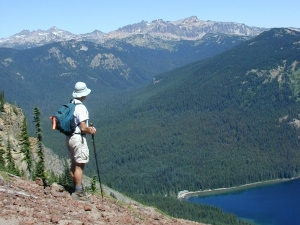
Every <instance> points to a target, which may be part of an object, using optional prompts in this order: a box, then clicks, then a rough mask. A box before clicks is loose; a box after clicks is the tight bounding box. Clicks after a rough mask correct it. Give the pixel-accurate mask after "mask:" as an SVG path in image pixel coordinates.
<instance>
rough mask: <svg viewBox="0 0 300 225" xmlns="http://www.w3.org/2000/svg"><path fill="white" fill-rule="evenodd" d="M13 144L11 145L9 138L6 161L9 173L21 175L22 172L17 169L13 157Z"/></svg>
mask: <svg viewBox="0 0 300 225" xmlns="http://www.w3.org/2000/svg"><path fill="white" fill-rule="evenodd" d="M11 150H12V149H11V145H10V140H9V139H8V141H7V146H6V162H7V171H8V172H9V173H12V174H15V175H17V176H19V175H20V172H19V171H18V170H17V168H16V165H15V160H14V159H13V157H12V152H11Z"/></svg>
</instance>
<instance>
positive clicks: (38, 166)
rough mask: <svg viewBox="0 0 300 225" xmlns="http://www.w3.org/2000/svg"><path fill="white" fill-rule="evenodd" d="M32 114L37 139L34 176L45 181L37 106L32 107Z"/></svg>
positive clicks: (39, 113) (41, 137)
mask: <svg viewBox="0 0 300 225" xmlns="http://www.w3.org/2000/svg"><path fill="white" fill-rule="evenodd" d="M33 116H34V120H33V122H34V123H35V128H36V131H35V133H36V134H37V140H38V141H37V147H38V150H37V156H38V161H37V163H36V171H35V177H39V178H41V179H42V180H43V181H45V180H46V176H45V160H44V158H45V155H44V149H43V143H42V139H43V134H42V128H41V120H40V116H41V112H40V110H39V109H38V107H37V106H35V107H34V109H33Z"/></svg>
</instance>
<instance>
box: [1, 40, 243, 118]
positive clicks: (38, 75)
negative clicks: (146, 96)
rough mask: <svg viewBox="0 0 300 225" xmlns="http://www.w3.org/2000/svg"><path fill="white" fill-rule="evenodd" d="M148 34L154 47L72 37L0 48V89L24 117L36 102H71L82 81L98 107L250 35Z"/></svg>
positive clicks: (44, 105) (47, 107)
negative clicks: (191, 37)
mask: <svg viewBox="0 0 300 225" xmlns="http://www.w3.org/2000/svg"><path fill="white" fill-rule="evenodd" d="M138 38H139V36H135V40H136V41H138V40H137V39H138ZM140 38H142V39H143V37H140ZM148 38H149V41H150V39H151V41H152V43H153V45H155V46H156V48H153V49H152V48H149V47H141V46H139V45H137V46H135V45H133V44H128V43H127V42H126V41H122V40H110V41H108V42H106V44H105V45H101V44H95V43H92V42H87V41H86V42H81V41H79V42H78V41H74V40H72V41H66V42H56V43H52V44H48V45H44V46H41V47H38V48H31V49H26V50H16V49H9V48H0V78H1V83H0V90H4V92H5V95H6V98H7V100H8V101H11V102H16V103H17V104H19V105H20V106H21V107H22V108H23V109H24V111H25V114H26V115H29V113H31V110H32V109H33V107H34V105H37V106H39V107H40V110H41V111H42V113H47V114H48V113H50V112H52V111H53V108H54V107H57V105H58V104H63V103H64V102H66V101H69V99H70V98H71V92H72V91H73V88H74V84H75V82H77V81H78V80H81V81H85V82H86V83H87V84H88V86H89V87H90V88H91V89H92V90H93V98H96V100H93V102H94V103H93V104H92V105H96V104H95V103H96V102H97V103H98V102H99V101H100V100H102V99H105V98H107V96H111V95H112V94H111V93H114V92H118V91H120V90H126V89H128V88H133V87H138V86H140V85H144V84H147V83H149V82H151V81H152V78H153V76H155V75H157V74H158V73H161V72H166V71H168V70H171V69H174V68H176V67H179V66H182V65H185V64H187V63H191V62H195V61H197V60H202V59H205V58H208V57H211V56H214V55H217V54H219V53H221V52H223V51H225V50H228V49H230V48H232V47H234V46H236V45H238V44H239V43H241V42H243V41H245V40H247V39H248V37H242V36H229V35H224V34H215V35H211V34H207V35H206V36H205V37H203V38H202V39H201V40H200V41H199V40H197V41H162V40H161V39H155V38H151V37H148ZM131 41H133V40H131ZM99 99H100V100H99ZM51 110H52V111H51Z"/></svg>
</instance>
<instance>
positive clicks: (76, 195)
mask: <svg viewBox="0 0 300 225" xmlns="http://www.w3.org/2000/svg"><path fill="white" fill-rule="evenodd" d="M72 198H73V199H74V200H78V201H85V202H87V201H90V200H91V199H90V198H89V197H88V196H87V195H86V193H85V192H84V191H79V192H74V193H73V194H72Z"/></svg>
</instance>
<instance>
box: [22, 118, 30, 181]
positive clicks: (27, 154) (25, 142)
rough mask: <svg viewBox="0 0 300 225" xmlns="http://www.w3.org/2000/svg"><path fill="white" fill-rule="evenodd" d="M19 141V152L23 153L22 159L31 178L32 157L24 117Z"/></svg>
mask: <svg viewBox="0 0 300 225" xmlns="http://www.w3.org/2000/svg"><path fill="white" fill-rule="evenodd" d="M20 143H21V153H23V154H24V158H23V159H22V161H25V162H26V164H27V170H28V171H29V175H30V179H32V163H33V159H32V152H31V148H30V141H29V135H28V130H27V121H26V118H25V117H24V119H23V123H22V128H21V135H20Z"/></svg>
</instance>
